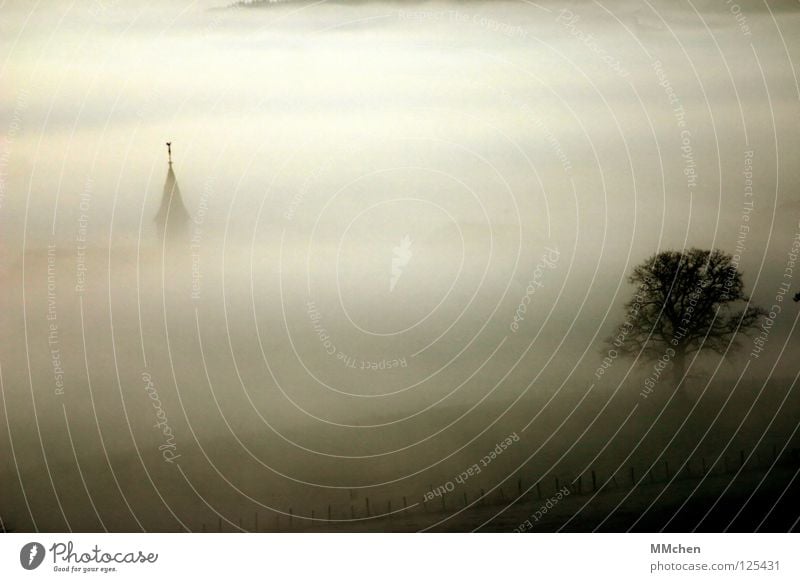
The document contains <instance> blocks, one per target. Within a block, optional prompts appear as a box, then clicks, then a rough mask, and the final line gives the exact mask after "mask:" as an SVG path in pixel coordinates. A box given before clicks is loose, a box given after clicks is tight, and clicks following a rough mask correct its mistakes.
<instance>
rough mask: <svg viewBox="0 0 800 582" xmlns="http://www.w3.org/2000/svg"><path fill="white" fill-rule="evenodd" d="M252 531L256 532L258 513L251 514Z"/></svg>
mask: <svg viewBox="0 0 800 582" xmlns="http://www.w3.org/2000/svg"><path fill="white" fill-rule="evenodd" d="M253 529H254V530H255V531H256V532H258V512H257V511H254V512H253Z"/></svg>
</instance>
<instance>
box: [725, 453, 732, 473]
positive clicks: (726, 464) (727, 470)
mask: <svg viewBox="0 0 800 582" xmlns="http://www.w3.org/2000/svg"><path fill="white" fill-rule="evenodd" d="M730 472H731V470H730V469H729V468H728V455H725V473H726V474H727V473H730Z"/></svg>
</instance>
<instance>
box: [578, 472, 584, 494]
mask: <svg viewBox="0 0 800 582" xmlns="http://www.w3.org/2000/svg"><path fill="white" fill-rule="evenodd" d="M581 493H583V475H578V495H580V494H581Z"/></svg>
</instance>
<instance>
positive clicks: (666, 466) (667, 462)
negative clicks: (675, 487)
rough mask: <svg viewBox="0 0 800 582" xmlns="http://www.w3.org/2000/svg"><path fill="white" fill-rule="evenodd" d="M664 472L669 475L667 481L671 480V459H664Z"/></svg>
mask: <svg viewBox="0 0 800 582" xmlns="http://www.w3.org/2000/svg"><path fill="white" fill-rule="evenodd" d="M664 473H665V474H666V476H667V481H669V461H667V460H666V459H664Z"/></svg>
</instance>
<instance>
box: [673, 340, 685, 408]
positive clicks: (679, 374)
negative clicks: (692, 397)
mask: <svg viewBox="0 0 800 582" xmlns="http://www.w3.org/2000/svg"><path fill="white" fill-rule="evenodd" d="M685 373H686V350H685V349H684V347H683V346H678V347H676V348H675V355H674V356H673V357H672V381H673V383H674V384H675V388H676V389H677V390H678V395H679V396H682V397H684V398H686V397H688V393H687V391H686V384H687V382H686V378H684V374H685Z"/></svg>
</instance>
